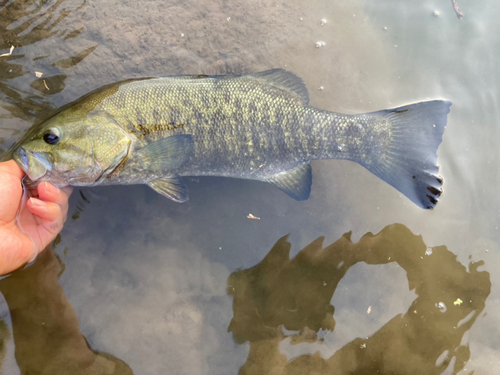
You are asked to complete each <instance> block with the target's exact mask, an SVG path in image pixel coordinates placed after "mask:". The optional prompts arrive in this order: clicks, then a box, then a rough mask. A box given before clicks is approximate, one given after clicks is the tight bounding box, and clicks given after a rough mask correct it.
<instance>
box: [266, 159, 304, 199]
mask: <svg viewBox="0 0 500 375" xmlns="http://www.w3.org/2000/svg"><path fill="white" fill-rule="evenodd" d="M264 181H266V182H269V183H270V184H272V185H274V186H276V187H277V188H278V189H280V190H281V191H284V192H285V193H287V194H288V195H289V196H290V197H292V198H293V199H295V200H298V201H305V200H307V199H308V198H309V195H311V185H312V169H311V164H310V163H307V164H304V165H302V166H300V167H299V168H296V169H293V170H291V171H287V172H283V173H280V174H278V175H276V176H273V177H270V178H266V179H265V180H264Z"/></svg>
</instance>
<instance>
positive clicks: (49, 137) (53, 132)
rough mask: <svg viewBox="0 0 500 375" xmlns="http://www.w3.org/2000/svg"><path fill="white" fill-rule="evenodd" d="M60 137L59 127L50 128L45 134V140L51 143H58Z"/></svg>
mask: <svg viewBox="0 0 500 375" xmlns="http://www.w3.org/2000/svg"><path fill="white" fill-rule="evenodd" d="M60 139H61V135H60V133H59V130H57V129H49V130H47V131H46V132H45V134H44V135H43V140H44V141H45V143H48V144H49V145H53V144H56V143H57V142H59V140H60Z"/></svg>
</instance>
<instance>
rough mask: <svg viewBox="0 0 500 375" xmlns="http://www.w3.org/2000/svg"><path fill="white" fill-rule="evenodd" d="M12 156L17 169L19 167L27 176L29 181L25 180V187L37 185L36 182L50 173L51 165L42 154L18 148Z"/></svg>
mask: <svg viewBox="0 0 500 375" xmlns="http://www.w3.org/2000/svg"><path fill="white" fill-rule="evenodd" d="M12 156H13V158H14V160H15V161H16V163H17V164H18V165H19V167H21V169H22V170H23V171H24V173H26V175H27V176H28V178H29V180H28V179H25V183H26V184H27V185H33V186H35V185H38V183H37V181H39V180H40V179H42V178H43V177H45V176H46V175H47V174H48V173H49V172H50V171H51V165H52V163H51V162H50V161H49V159H48V158H47V156H46V155H45V154H44V153H41V152H32V151H28V150H25V149H24V148H22V147H19V148H18V149H17V150H16V151H14V153H13V155H12ZM30 180H31V181H30Z"/></svg>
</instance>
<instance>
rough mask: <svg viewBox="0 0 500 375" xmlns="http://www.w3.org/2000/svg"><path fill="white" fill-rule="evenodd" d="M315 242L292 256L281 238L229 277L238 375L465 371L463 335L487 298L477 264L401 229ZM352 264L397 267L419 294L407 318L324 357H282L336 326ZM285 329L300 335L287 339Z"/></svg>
mask: <svg viewBox="0 0 500 375" xmlns="http://www.w3.org/2000/svg"><path fill="white" fill-rule="evenodd" d="M322 242H323V239H322V238H319V239H318V240H316V241H314V242H313V243H311V244H310V245H308V246H307V247H306V248H304V249H303V250H302V251H301V252H300V253H299V254H297V256H296V257H295V258H293V259H289V252H290V247H291V245H290V243H289V242H287V239H286V237H283V238H281V239H280V240H279V241H278V242H277V243H276V245H274V247H273V248H272V249H271V251H270V252H269V254H268V255H267V256H266V257H265V258H264V259H263V260H262V261H261V262H260V263H259V264H258V265H256V266H254V267H252V268H249V269H246V270H241V271H237V272H234V273H233V274H232V275H231V276H230V278H229V280H228V292H229V293H230V294H231V295H233V296H234V305H233V309H234V317H233V319H232V320H231V324H230V325H229V331H231V332H233V334H234V337H235V339H236V341H237V342H240V343H241V342H244V341H249V342H250V353H249V356H248V359H247V362H246V363H245V364H244V365H243V367H242V368H241V371H240V374H249V375H250V374H376V373H383V374H441V373H442V372H443V371H444V370H445V369H446V368H447V367H450V368H451V369H452V371H451V372H449V373H450V374H451V373H453V374H455V373H457V372H459V371H461V370H462V369H463V368H464V366H465V364H466V363H467V361H468V360H469V356H470V352H469V347H468V344H467V342H465V343H462V340H463V336H464V334H465V333H466V332H467V331H468V330H469V329H470V327H471V326H472V325H473V324H474V322H475V320H476V318H477V317H478V316H479V314H480V313H481V311H482V310H483V309H484V305H485V301H486V298H487V297H488V295H489V293H490V286H491V284H490V279H489V273H488V272H479V271H477V268H478V267H479V266H480V265H482V264H483V262H478V263H473V262H471V263H470V264H469V270H467V268H466V267H464V266H463V265H462V264H461V263H459V262H458V261H457V260H456V256H455V255H454V254H453V253H452V252H451V251H449V250H448V249H447V248H446V247H445V246H438V247H433V248H427V246H426V245H425V243H424V242H423V240H422V238H421V237H420V236H416V235H414V234H412V233H411V232H410V230H409V229H408V228H406V227H405V226H403V225H401V224H394V225H391V226H388V227H386V228H384V229H383V230H382V231H381V232H380V233H379V234H377V235H373V234H371V233H368V234H366V235H365V236H363V237H362V238H361V240H360V241H359V242H358V243H355V244H353V243H352V242H351V240H350V234H349V233H347V234H345V235H344V236H343V237H342V238H341V239H339V240H338V241H337V242H335V243H333V244H332V245H330V246H327V247H325V248H323V246H322ZM359 262H366V263H367V264H373V265H381V264H386V263H389V262H395V263H397V264H398V265H399V266H400V267H402V268H403V269H404V270H405V271H406V274H407V277H408V287H409V289H410V290H414V292H415V293H416V294H417V296H418V297H417V298H416V299H415V300H414V301H413V303H412V304H411V306H410V308H409V309H408V311H407V312H406V313H405V314H404V315H402V316H401V315H397V316H395V317H394V318H393V319H391V320H390V321H389V322H387V323H386V324H385V325H384V326H383V327H382V328H381V329H380V330H378V331H377V332H376V333H375V334H373V335H372V336H370V337H367V338H354V337H353V338H352V339H353V340H352V341H351V342H350V343H348V344H347V345H345V346H344V347H343V348H342V349H340V350H339V351H337V352H336V353H335V354H334V355H332V356H331V357H330V358H322V357H321V356H320V355H319V354H316V355H309V354H307V355H302V356H299V357H297V358H294V359H293V360H292V361H290V362H288V361H287V358H286V356H285V355H283V354H282V353H281V352H280V343H281V342H282V341H283V340H285V339H286V338H287V337H291V342H290V343H291V345H293V344H297V343H300V342H303V341H307V342H315V341H323V340H324V338H318V337H317V333H318V332H320V331H322V330H323V331H324V330H326V331H328V332H332V331H333V330H334V328H335V319H334V311H335V309H334V306H332V305H331V304H330V301H331V300H332V297H333V294H334V293H335V290H336V288H337V285H338V284H339V282H340V280H341V279H342V278H343V277H344V276H345V274H346V273H347V272H348V270H349V269H350V268H351V267H352V266H353V265H355V264H356V263H359ZM460 301H461V302H460ZM369 313H370V310H368V312H367V314H369ZM283 328H285V329H286V330H291V331H298V332H297V333H295V334H291V335H289V334H285V333H283V332H284V331H283ZM329 334H330V333H329ZM322 335H323V336H324V334H323V332H322Z"/></svg>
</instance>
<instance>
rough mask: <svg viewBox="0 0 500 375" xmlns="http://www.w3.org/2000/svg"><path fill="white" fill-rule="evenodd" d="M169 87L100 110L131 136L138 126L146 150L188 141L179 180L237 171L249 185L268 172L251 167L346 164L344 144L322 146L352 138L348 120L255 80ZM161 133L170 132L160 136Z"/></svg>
mask: <svg viewBox="0 0 500 375" xmlns="http://www.w3.org/2000/svg"><path fill="white" fill-rule="evenodd" d="M165 80H166V79H158V80H156V82H155V80H148V81H138V82H133V83H132V84H129V85H128V86H127V87H125V88H123V90H120V92H119V93H117V94H115V95H113V96H111V97H109V98H107V99H105V100H104V101H103V102H102V103H101V104H100V105H98V106H97V107H96V110H98V111H99V110H103V111H108V112H113V113H115V118H117V121H118V122H119V123H120V122H121V121H120V119H123V120H125V121H123V122H124V123H126V124H129V126H130V124H133V126H134V127H135V129H129V130H137V126H138V125H141V129H146V131H148V129H149V130H150V131H151V133H149V134H148V135H149V137H147V138H143V139H139V140H138V143H139V144H141V145H144V144H146V143H147V142H151V141H155V140H157V139H158V138H161V137H166V136H170V135H173V134H191V135H192V136H193V138H194V147H195V151H194V155H193V158H192V159H191V163H190V164H189V165H186V166H184V167H181V168H180V169H179V170H178V171H177V172H178V173H179V174H181V175H189V174H190V173H194V174H196V175H218V174H219V173H223V175H230V174H231V173H234V172H233V171H238V173H242V172H243V173H244V174H245V175H248V176H249V177H251V176H252V175H256V174H257V173H263V172H265V170H266V169H265V168H261V169H260V171H259V172H257V171H253V170H252V169H251V168H253V167H252V166H250V162H253V164H254V165H262V164H263V163H267V164H266V165H268V166H269V167H272V165H273V163H274V162H278V163H282V162H286V163H287V164H290V165H292V166H293V165H297V164H299V163H302V162H305V161H310V160H311V159H315V158H318V157H319V158H332V157H333V158H347V157H348V155H347V153H346V152H345V153H344V154H342V153H339V152H338V147H339V146H340V145H339V144H337V143H336V142H334V143H332V142H325V141H324V140H331V139H342V138H345V137H348V136H349V132H351V133H352V129H353V128H354V124H353V123H352V122H351V121H349V119H348V116H338V115H337V116H335V115H332V114H330V113H327V112H325V111H321V110H316V109H314V108H308V107H304V106H303V105H301V104H300V103H299V102H298V100H297V98H295V97H290V98H283V97H282V92H281V91H280V90H276V89H275V88H272V87H271V88H269V87H267V86H263V87H259V86H256V85H255V82H252V81H250V80H243V79H241V80H239V82H238V81H236V80H227V79H226V80H224V79H223V80H216V79H212V80H206V81H205V82H200V80H194V81H195V82H194V83H195V85H193V81H191V80H186V79H177V80H176V79H168V81H169V82H165ZM158 98H161V100H159V99H158ZM165 103H168V105H166V104H165ZM131 109H133V110H131ZM130 113H134V115H135V118H132V119H131V118H130V117H129V116H130ZM337 123H338V124H339V125H337ZM158 125H160V126H163V127H164V128H163V129H166V130H164V131H163V132H155V129H154V127H155V126H156V127H158ZM168 126H171V128H168ZM176 127H177V128H176ZM342 144H344V143H342ZM346 151H347V149H346ZM356 152H357V150H355V149H353V150H351V151H350V152H349V154H351V155H354V154H355V153H356ZM268 170H269V171H270V173H272V172H273V171H272V170H270V169H269V168H268Z"/></svg>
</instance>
